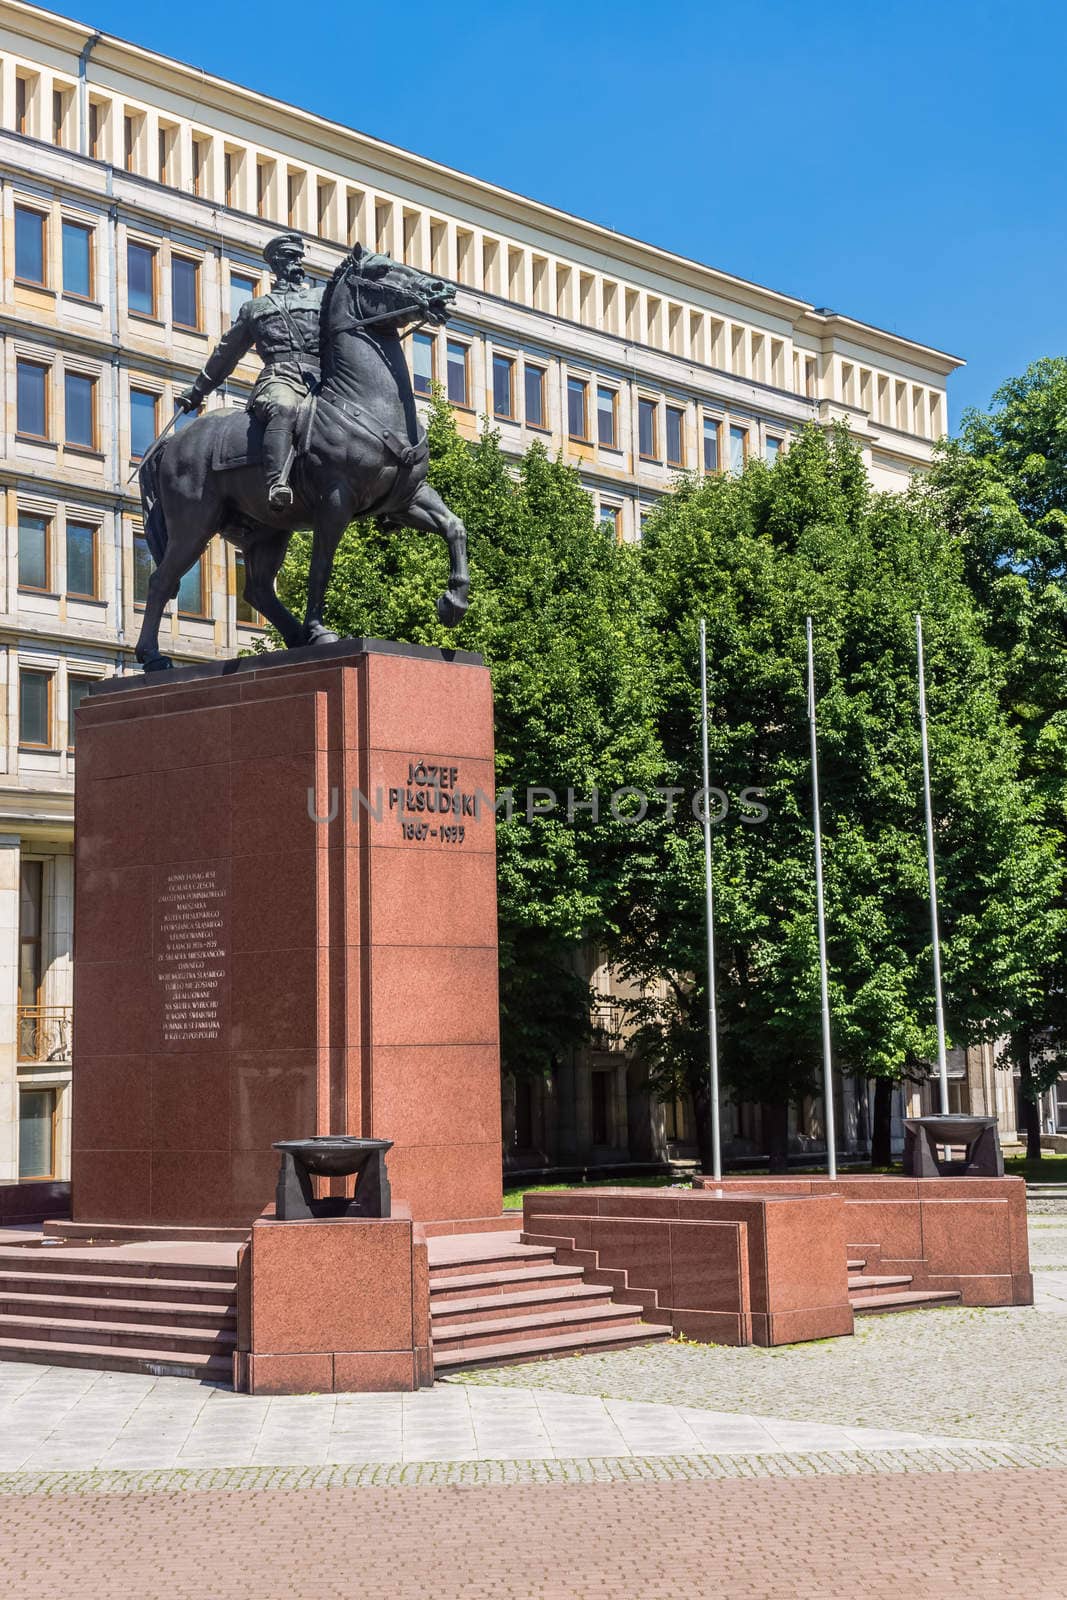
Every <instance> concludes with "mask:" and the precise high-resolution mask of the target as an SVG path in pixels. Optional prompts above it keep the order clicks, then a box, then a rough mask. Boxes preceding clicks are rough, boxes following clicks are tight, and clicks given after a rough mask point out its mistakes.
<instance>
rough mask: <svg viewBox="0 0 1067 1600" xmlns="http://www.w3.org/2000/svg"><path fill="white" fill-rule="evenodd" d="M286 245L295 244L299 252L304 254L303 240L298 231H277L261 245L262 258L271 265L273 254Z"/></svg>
mask: <svg viewBox="0 0 1067 1600" xmlns="http://www.w3.org/2000/svg"><path fill="white" fill-rule="evenodd" d="M286 245H290V246H292V245H295V246H296V248H297V249H298V250H299V251H300V254H301V255H303V254H304V241H303V239H302V238H301V237H300V235H299V234H298V233H278V234H275V236H274V238H273V239H268V241H267V243H266V244H265V245H264V246H263V259H264V261H266V262H267V264H268V266H271V267H273V265H274V258H275V256H276V255H277V253H278V251H279V250H282V249H284V248H285V246H286Z"/></svg>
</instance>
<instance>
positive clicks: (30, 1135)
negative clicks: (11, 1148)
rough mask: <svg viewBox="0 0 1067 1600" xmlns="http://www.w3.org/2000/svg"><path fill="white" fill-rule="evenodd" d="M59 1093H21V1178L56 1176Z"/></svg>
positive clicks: (40, 1090)
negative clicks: (57, 1105) (57, 1094)
mask: <svg viewBox="0 0 1067 1600" xmlns="http://www.w3.org/2000/svg"><path fill="white" fill-rule="evenodd" d="M55 1150H56V1091H55V1090H54V1089H20V1090H19V1178H20V1179H23V1178H26V1179H30V1178H51V1177H53V1176H54V1175H55V1167H56V1160H55Z"/></svg>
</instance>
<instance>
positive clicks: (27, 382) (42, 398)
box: [15, 361, 48, 439]
mask: <svg viewBox="0 0 1067 1600" xmlns="http://www.w3.org/2000/svg"><path fill="white" fill-rule="evenodd" d="M15 368H16V384H15V387H16V406H15V411H16V421H15V427H16V429H17V431H18V432H19V433H23V434H26V435H27V436H28V437H29V438H31V439H47V438H48V368H47V367H42V366H41V365H40V363H39V362H37V361H17V362H16V363H15Z"/></svg>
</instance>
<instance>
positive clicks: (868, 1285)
mask: <svg viewBox="0 0 1067 1600" xmlns="http://www.w3.org/2000/svg"><path fill="white" fill-rule="evenodd" d="M912 1282H914V1279H913V1278H912V1276H911V1273H910V1272H904V1273H888V1272H867V1273H859V1272H854V1273H851V1274H850V1276H849V1280H848V1294H849V1299H850V1300H851V1301H852V1303H853V1304H854V1305H859V1304H861V1303H862V1302H863V1301H864V1300H868V1299H870V1297H871V1296H872V1295H877V1294H882V1293H883V1292H884V1291H886V1290H887V1289H906V1288H907V1287H908V1285H909V1284H910V1283H912Z"/></svg>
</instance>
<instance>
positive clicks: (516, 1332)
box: [430, 1233, 671, 1374]
mask: <svg viewBox="0 0 1067 1600" xmlns="http://www.w3.org/2000/svg"><path fill="white" fill-rule="evenodd" d="M597 1276H598V1277H601V1278H604V1279H615V1280H616V1281H615V1282H611V1281H605V1282H601V1283H591V1282H587V1281H586V1279H585V1276H584V1275H583V1270H582V1268H581V1267H580V1266H562V1265H560V1264H559V1263H558V1262H557V1261H556V1251H555V1249H554V1247H553V1246H551V1245H530V1244H521V1243H520V1242H519V1238H518V1235H517V1234H514V1233H507V1234H505V1233H495V1234H461V1235H453V1236H452V1237H449V1238H439V1239H431V1240H430V1326H431V1337H432V1342H433V1361H434V1371H435V1372H436V1373H438V1374H440V1373H444V1372H448V1371H451V1370H452V1369H453V1368H456V1367H472V1366H487V1365H492V1366H497V1365H500V1364H502V1363H504V1362H509V1363H510V1362H515V1361H532V1360H536V1359H538V1358H544V1357H547V1356H555V1355H575V1354H577V1353H578V1352H579V1351H596V1350H617V1349H620V1348H622V1347H624V1346H626V1345H633V1344H647V1343H650V1342H651V1341H653V1340H659V1339H669V1338H670V1333H671V1330H670V1328H669V1327H661V1326H654V1325H653V1324H651V1323H648V1322H643V1321H642V1320H641V1317H642V1313H643V1312H644V1311H645V1310H647V1309H648V1308H649V1307H650V1305H651V1304H652V1303H653V1301H654V1296H651V1295H648V1294H644V1293H641V1292H640V1291H629V1292H628V1291H627V1290H626V1288H625V1286H624V1285H622V1286H620V1283H619V1281H618V1280H620V1279H622V1278H624V1274H621V1273H614V1274H609V1273H598V1274H597Z"/></svg>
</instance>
